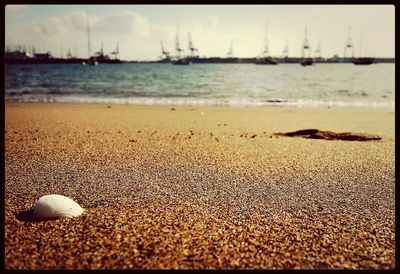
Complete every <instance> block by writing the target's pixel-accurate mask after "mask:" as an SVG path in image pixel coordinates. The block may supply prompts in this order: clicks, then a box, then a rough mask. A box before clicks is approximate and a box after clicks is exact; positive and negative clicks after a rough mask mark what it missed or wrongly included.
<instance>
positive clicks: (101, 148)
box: [5, 103, 395, 269]
mask: <svg viewBox="0 0 400 274" xmlns="http://www.w3.org/2000/svg"><path fill="white" fill-rule="evenodd" d="M5 114H6V117H5V145H6V155H5V160H6V167H5V171H6V174H5V175H6V177H5V179H6V181H5V190H6V193H5V232H6V234H5V266H6V268H7V269H143V268H144V269H164V268H168V269H171V268H174V269H175V268H179V269H192V268H195V269H204V268H207V269H208V268H209V269H214V268H217V269H232V268H251V269H293V268H295V269H326V268H327V269H390V268H394V266H395V175H394V174H395V168H394V157H395V156H394V143H395V139H394V113H393V111H392V110H384V109H361V108H360V109H322V108H310V109H301V108H298V109H296V108H223V107H215V108H209V107H193V108H191V107H167V106H163V107H161V106H124V105H110V106H108V105H86V104H81V105H79V104H76V105H74V104H22V103H7V104H6V109H5ZM309 128H313V129H319V130H327V131H333V132H354V133H366V134H375V135H379V136H380V137H382V139H381V140H377V141H366V142H359V141H341V140H319V139H305V138H292V137H284V136H275V135H273V133H274V132H291V131H297V130H302V129H309ZM46 194H62V195H65V196H69V197H71V198H73V199H74V200H75V201H77V202H78V203H79V204H80V205H81V206H82V207H84V208H85V209H86V210H85V212H84V213H83V215H81V216H80V217H78V218H74V219H66V220H50V221H38V220H35V219H33V218H32V216H31V213H30V212H29V209H31V208H32V207H33V206H34V204H35V202H36V201H37V200H38V199H39V198H40V197H41V196H42V195H46Z"/></svg>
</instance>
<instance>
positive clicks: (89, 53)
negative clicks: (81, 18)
mask: <svg viewBox="0 0 400 274" xmlns="http://www.w3.org/2000/svg"><path fill="white" fill-rule="evenodd" d="M86 19H87V20H86V21H87V33H88V58H90V55H91V50H90V27H89V16H88V14H87V13H86Z"/></svg>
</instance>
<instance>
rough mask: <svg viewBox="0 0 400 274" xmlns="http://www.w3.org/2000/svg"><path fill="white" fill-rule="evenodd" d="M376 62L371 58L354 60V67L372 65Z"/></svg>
mask: <svg viewBox="0 0 400 274" xmlns="http://www.w3.org/2000/svg"><path fill="white" fill-rule="evenodd" d="M374 61H375V59H374V58H371V57H363V58H357V59H355V60H353V64H354V65H371V64H373V63H374Z"/></svg>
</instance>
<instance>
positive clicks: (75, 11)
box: [5, 5, 395, 61]
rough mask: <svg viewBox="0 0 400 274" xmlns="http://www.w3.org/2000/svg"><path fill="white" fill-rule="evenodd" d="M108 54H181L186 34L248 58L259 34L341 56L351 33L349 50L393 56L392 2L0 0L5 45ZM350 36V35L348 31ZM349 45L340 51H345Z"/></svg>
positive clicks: (275, 50) (273, 46) (201, 49)
mask: <svg viewBox="0 0 400 274" xmlns="http://www.w3.org/2000/svg"><path fill="white" fill-rule="evenodd" d="M88 22H89V25H90V44H91V47H90V48H91V54H92V55H93V54H94V53H95V52H98V51H100V48H101V45H102V44H103V50H104V53H106V54H110V53H111V52H113V51H115V50H116V47H117V43H118V45H119V58H120V59H122V60H141V61H145V60H158V59H160V57H161V45H160V42H161V41H162V43H163V46H164V49H165V50H166V51H169V52H170V53H171V55H175V40H176V36H177V29H178V26H179V43H180V45H181V47H182V48H184V49H185V50H186V52H188V50H187V48H188V40H189V39H188V36H189V34H188V33H189V32H190V34H191V38H192V42H193V44H194V46H195V47H196V48H198V54H199V55H200V56H201V57H216V56H219V57H226V56H227V53H228V51H229V50H230V45H231V43H232V48H233V56H235V57H256V56H259V55H260V54H261V52H262V51H263V49H264V46H265V40H267V45H268V52H269V54H270V55H271V56H276V57H278V56H281V55H282V52H283V50H284V48H285V45H286V41H287V43H288V48H289V56H290V57H300V56H301V54H302V47H303V43H304V40H305V28H307V40H308V43H309V45H310V49H311V55H312V56H314V53H315V50H316V49H317V48H318V46H320V48H321V55H322V57H332V56H333V55H335V54H337V55H338V56H343V55H344V53H345V52H344V49H345V44H346V42H347V40H348V38H349V37H351V40H352V44H353V48H354V54H355V56H366V55H370V56H374V57H392V58H393V57H394V56H395V8H394V6H393V5H7V6H6V9H5V45H6V47H9V48H10V49H15V48H16V47H17V46H24V47H26V49H27V50H28V51H29V50H30V49H31V48H32V47H34V48H35V51H36V52H47V51H50V52H51V54H52V55H53V56H54V57H60V56H63V57H65V55H66V54H67V52H68V51H71V53H72V55H74V56H76V57H81V58H87V57H88V32H87V24H88ZM349 34H350V35H349ZM350 54H351V53H350V50H348V51H346V56H349V55H350Z"/></svg>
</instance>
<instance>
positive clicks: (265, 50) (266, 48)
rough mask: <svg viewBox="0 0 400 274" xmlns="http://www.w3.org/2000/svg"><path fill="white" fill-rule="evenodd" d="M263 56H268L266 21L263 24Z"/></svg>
mask: <svg viewBox="0 0 400 274" xmlns="http://www.w3.org/2000/svg"><path fill="white" fill-rule="evenodd" d="M262 55H263V56H264V57H268V55H269V49H268V21H267V22H266V24H265V36H264V51H263V54H262Z"/></svg>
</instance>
